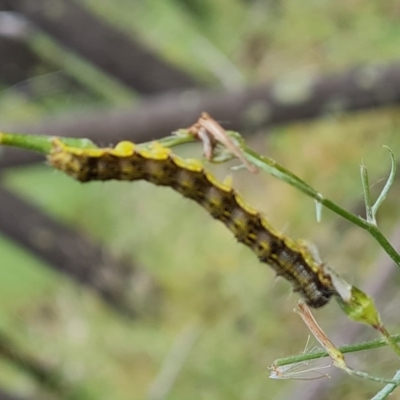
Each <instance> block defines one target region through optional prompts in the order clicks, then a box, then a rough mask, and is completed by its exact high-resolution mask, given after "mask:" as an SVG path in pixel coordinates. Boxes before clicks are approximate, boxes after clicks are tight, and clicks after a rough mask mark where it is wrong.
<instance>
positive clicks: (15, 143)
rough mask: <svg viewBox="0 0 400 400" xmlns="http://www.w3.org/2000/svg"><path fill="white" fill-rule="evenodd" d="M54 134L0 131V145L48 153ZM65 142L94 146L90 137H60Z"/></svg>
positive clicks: (86, 146) (74, 144) (70, 144)
mask: <svg viewBox="0 0 400 400" xmlns="http://www.w3.org/2000/svg"><path fill="white" fill-rule="evenodd" d="M53 139H54V136H46V135H25V134H23V133H9V132H0V145H4V146H12V147H19V148H21V149H25V150H33V151H37V152H39V153H43V154H49V153H50V150H51V148H52V141H53ZM60 139H61V140H62V141H63V142H64V143H65V144H67V145H68V146H72V147H79V148H96V147H97V146H96V145H95V144H94V143H93V142H92V141H91V140H90V139H79V138H66V137H62V138H60Z"/></svg>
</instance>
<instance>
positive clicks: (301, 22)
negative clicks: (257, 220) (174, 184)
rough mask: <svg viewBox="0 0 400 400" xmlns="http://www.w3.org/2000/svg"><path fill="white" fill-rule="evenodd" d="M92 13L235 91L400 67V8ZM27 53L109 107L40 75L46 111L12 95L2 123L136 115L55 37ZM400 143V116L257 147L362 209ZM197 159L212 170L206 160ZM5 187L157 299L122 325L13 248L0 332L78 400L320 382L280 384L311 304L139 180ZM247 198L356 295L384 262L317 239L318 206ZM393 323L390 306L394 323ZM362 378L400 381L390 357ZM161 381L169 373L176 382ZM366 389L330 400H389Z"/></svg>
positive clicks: (10, 374)
mask: <svg viewBox="0 0 400 400" xmlns="http://www.w3.org/2000/svg"><path fill="white" fill-rule="evenodd" d="M50 3H51V2H50ZM82 3H84V5H85V6H87V7H88V9H90V10H91V11H92V12H94V13H96V14H97V15H99V16H101V17H102V18H104V19H105V20H107V21H109V22H110V23H111V24H113V25H114V26H117V27H118V28H120V29H121V30H123V31H124V32H126V33H127V34H129V35H135V37H137V36H139V37H140V40H142V41H143V42H144V43H146V44H147V45H148V46H150V47H151V48H152V49H154V50H155V51H156V52H158V53H159V54H161V55H162V56H163V57H165V58H166V59H167V60H169V61H170V62H171V63H174V64H176V65H178V66H180V67H181V68H182V69H184V70H186V71H187V72H188V73H190V74H192V75H193V76H194V77H197V78H198V79H200V80H201V81H202V82H205V83H208V84H209V85H210V86H216V87H223V88H226V89H234V88H240V87H245V86H246V85H252V84H257V83H259V82H266V81H268V80H274V79H283V80H285V79H291V78H293V77H298V76H301V75H302V74H310V73H311V74H312V73H315V74H317V73H325V72H339V71H343V70H345V69H346V68H349V67H352V66H354V65H359V64H363V63H381V62H390V61H395V60H396V59H398V57H399V49H400V6H399V2H398V1H395V0H386V1H384V2H375V1H372V0H351V1H347V2H338V1H333V0H305V1H295V0H258V1H257V0H246V1H245V0H229V1H228V0H202V1H199V0H162V1H160V0H144V1H141V2H138V1H135V2H133V1H127V0H114V1H108V0H96V1H94V0H85V1H84V2H82ZM30 45H31V46H32V48H33V49H34V51H35V52H37V54H40V55H41V56H43V57H46V58H48V59H50V60H53V61H54V62H57V63H59V65H60V70H61V69H62V68H65V69H66V70H68V71H69V73H70V74H72V75H74V76H75V77H76V78H77V79H78V80H79V81H80V82H82V83H83V84H84V85H87V86H88V87H90V88H91V90H92V93H96V95H95V96H88V95H85V94H82V93H76V92H69V91H63V90H57V89H55V90H52V87H51V85H50V87H48V86H46V79H45V78H46V73H43V74H41V73H40V71H39V72H38V73H37V74H36V77H32V83H33V85H37V86H35V88H36V91H35V95H34V96H26V95H25V94H23V93H21V92H20V91H19V90H17V88H16V87H12V86H4V87H2V88H1V91H0V121H5V122H7V123H14V122H15V123H17V122H18V123H20V122H22V121H23V122H25V123H31V122H32V123H34V122H36V121H39V120H41V119H42V118H45V117H50V116H54V115H58V114H60V115H61V114H63V113H66V112H72V111H76V112H79V113H84V112H85V111H86V110H93V109H96V108H98V107H108V106H124V105H127V104H130V102H132V101H136V100H135V99H136V96H135V95H132V94H131V93H130V92H129V91H128V90H127V89H126V88H124V87H123V86H122V85H121V84H120V83H117V82H116V81H114V80H113V79H112V78H110V77H107V76H105V74H104V73H102V72H100V71H98V70H95V67H93V66H91V65H89V64H86V63H85V62H84V61H82V60H81V59H79V58H78V57H77V56H75V55H73V54H70V53H68V52H67V51H66V50H63V49H61V48H60V47H59V46H58V45H57V44H56V43H54V42H52V41H51V40H50V39H49V38H47V37H46V36H45V35H43V34H36V35H34V37H32V38H31V43H30ZM37 76H39V77H41V78H38V77H37ZM43 82H44V83H43ZM42 84H43V86H41V85H42ZM193 122H194V121H193ZM224 122H226V121H222V122H221V123H222V124H224ZM176 128H177V129H178V128H182V127H180V126H177V127H176ZM399 128H400V113H399V110H398V108H396V107H392V108H386V109H379V110H378V109H377V110H372V111H368V112H361V113H355V114H346V115H344V114H335V115H331V116H326V117H323V118H319V119H317V120H313V121H310V122H302V123H292V124H290V125H285V126H281V127H273V128H269V129H268V131H267V132H258V134H257V135H255V136H253V137H252V138H251V139H248V140H249V143H250V144H251V146H252V147H254V148H255V149H256V150H257V151H258V152H259V153H265V154H268V155H269V156H271V157H272V158H274V159H276V160H278V161H279V162H280V163H281V164H282V165H284V166H286V167H287V168H289V169H290V170H292V171H293V172H295V173H296V174H297V175H298V176H300V177H302V178H303V179H304V180H306V181H307V182H308V183H310V184H311V185H312V186H314V187H315V188H317V189H318V190H320V191H321V192H322V193H324V194H325V195H326V196H327V197H329V198H331V199H332V200H334V201H337V202H338V203H339V204H341V205H343V206H345V207H347V208H349V209H352V208H353V207H354V206H355V205H356V204H357V203H358V202H359V201H360V199H361V196H362V189H361V183H360V179H359V165H360V163H361V161H363V162H364V163H365V164H366V165H367V167H368V169H369V172H370V175H371V176H370V180H371V183H372V184H373V187H374V188H379V187H380V185H381V181H382V179H384V178H385V177H386V176H387V174H388V171H389V157H388V154H387V152H386V151H385V150H384V149H382V147H381V145H383V144H385V145H388V146H389V147H391V149H392V150H393V152H394V153H395V155H397V157H399V155H400V137H399V134H398V132H399ZM266 133H268V134H266ZM168 134H169V132H165V133H164V135H165V136H166V135H168ZM110 142H112V136H110ZM193 151H195V153H193ZM184 154H185V155H189V154H190V155H192V154H198V149H196V150H193V149H190V148H189V149H185V153H184ZM211 168H213V167H211ZM228 173H230V171H229V169H228V167H219V168H218V169H216V174H217V175H218V176H219V177H221V178H224V176H225V175H226V174H228ZM3 182H4V183H5V185H6V186H7V187H8V188H12V189H13V190H15V191H17V192H18V193H19V194H20V195H22V196H24V197H25V198H26V199H29V200H30V201H32V202H34V203H35V204H37V205H39V206H40V207H42V208H43V209H44V210H46V212H48V213H49V214H51V215H52V216H54V217H56V218H58V219H59V220H61V221H63V222H65V223H67V224H68V225H70V226H72V227H74V228H76V229H78V230H80V231H82V232H84V233H85V234H87V235H90V236H91V237H93V238H94V239H96V240H98V241H100V242H101V243H102V244H103V245H104V246H106V247H107V248H108V249H111V251H112V252H113V253H114V254H115V255H116V256H117V257H121V258H125V259H127V260H131V259H132V260H134V261H135V262H136V263H137V264H139V265H140V266H142V267H143V268H144V269H145V270H146V271H148V273H149V274H150V275H151V277H152V278H153V279H154V282H155V285H156V286H157V288H158V289H157V294H155V295H154V297H152V296H149V297H148V298H147V300H146V301H147V302H150V309H151V310H152V311H149V312H148V313H144V314H143V315H140V316H139V317H138V318H136V319H132V320H130V319H128V318H126V319H125V318H121V317H120V316H119V315H117V314H115V313H114V312H113V310H111V309H110V308H109V307H107V306H106V305H105V304H104V303H103V302H102V301H101V300H99V299H98V297H97V296H96V295H94V294H93V293H91V292H90V291H87V290H85V289H84V288H82V287H79V286H77V284H76V283H74V282H72V281H71V280H69V279H68V278H66V277H65V276H61V275H58V274H56V273H55V272H52V271H51V269H49V268H47V266H45V265H42V264H41V262H39V261H38V260H37V259H35V257H33V256H32V255H30V254H29V253H27V252H26V251H24V250H22V249H21V248H19V247H18V246H16V245H15V244H13V243H11V242H10V241H8V240H7V239H6V238H4V237H1V238H0V239H1V240H0V254H1V268H0V304H1V307H0V328H1V329H2V330H3V331H5V332H8V333H9V334H10V335H11V336H12V337H13V338H14V339H15V341H16V342H17V343H18V345H20V346H21V348H23V349H24V350H26V351H28V352H29V353H30V354H36V355H37V356H38V357H39V358H40V359H41V360H44V361H45V362H46V363H48V364H49V365H50V366H53V367H54V368H56V369H57V370H59V371H61V372H62V374H63V376H65V378H66V379H67V380H69V381H70V382H72V384H73V385H75V386H76V387H79V388H82V390H83V391H84V393H86V395H84V396H83V397H82V399H85V398H88V399H89V398H93V399H114V400H128V399H162V398H165V399H171V400H178V399H179V400H181V399H207V400H225V399H238V400H239V399H240V400H253V399H254V400H255V399H286V398H292V397H291V396H293V393H292V394H291V392H290V390H291V388H294V387H295V385H298V386H296V388H297V389H296V390H297V391H298V392H297V393H298V397H297V398H298V399H301V398H303V397H302V395H301V393H307V391H308V387H309V385H311V383H310V382H309V381H301V382H300V383H298V382H294V381H290V380H288V381H283V380H280V381H274V380H270V379H269V378H268V376H269V370H268V367H269V366H270V365H271V363H272V362H273V360H274V359H275V358H277V357H283V356H288V355H292V354H295V353H298V352H301V351H303V349H304V346H305V343H306V341H307V337H308V335H309V332H308V331H307V329H306V327H305V326H304V325H303V323H302V322H301V320H300V318H299V317H298V316H297V315H296V314H295V313H293V308H294V307H295V302H296V300H297V298H298V296H297V295H296V294H291V289H290V285H289V284H288V283H287V282H285V281H283V280H276V279H275V277H274V274H273V272H272V271H271V270H270V269H269V268H268V266H266V265H262V264H260V263H259V262H258V261H257V259H256V257H255V256H254V254H252V253H251V252H250V251H249V250H248V249H247V248H245V247H244V246H242V245H239V244H237V242H236V241H235V240H234V238H233V237H232V235H231V233H230V232H229V231H227V229H226V228H225V227H224V226H223V225H222V224H220V223H218V222H216V221H214V220H212V219H211V218H209V217H208V216H207V215H206V213H205V211H204V210H202V209H201V208H200V207H198V205H196V204H194V203H192V202H189V201H187V200H186V199H184V198H181V197H180V196H179V195H178V194H176V193H174V192H173V191H172V190H170V189H167V188H158V187H153V186H151V185H150V184H147V183H142V182H140V183H121V182H111V183H91V184H88V185H81V184H79V183H77V182H74V181H72V180H71V179H69V178H68V177H65V176H63V175H62V174H61V173H58V172H54V171H52V170H51V169H50V168H48V167H47V166H46V165H45V163H42V164H40V165H36V166H30V167H26V168H23V167H19V168H16V169H14V170H7V172H6V173H4V174H3ZM233 182H234V186H235V187H237V188H238V189H239V190H240V191H241V193H242V194H243V197H244V198H245V199H246V200H247V201H248V202H249V203H250V204H252V205H254V206H255V207H257V208H258V209H260V210H262V211H263V212H265V214H266V216H267V217H268V219H269V220H270V221H271V223H273V225H274V226H275V227H276V228H278V229H279V230H282V231H283V232H285V233H287V234H288V235H290V236H291V237H294V238H303V239H307V240H309V241H310V242H312V243H315V244H316V245H317V246H318V248H319V252H320V254H321V257H322V258H323V260H325V261H326V262H328V263H329V264H330V265H332V266H333V267H334V268H335V269H336V270H337V271H339V272H340V273H341V274H343V275H344V276H345V277H346V278H347V279H348V280H349V281H350V282H351V283H354V284H357V285H362V283H363V282H364V280H365V279H368V276H369V274H371V273H372V272H373V271H374V267H375V266H376V257H377V255H378V253H379V248H378V245H377V244H376V243H375V242H374V241H373V239H372V238H370V237H369V236H368V235H367V233H365V232H363V231H361V230H360V229H359V228H356V227H352V226H351V225H350V224H348V223H341V222H340V221H339V217H338V216H335V215H333V214H332V213H331V212H328V211H326V210H324V211H323V214H322V222H321V223H318V222H317V221H316V218H315V206H314V203H313V201H311V200H310V199H308V198H306V197H305V196H304V195H302V194H301V193H299V192H297V191H296V190H294V189H293V188H291V187H289V186H288V185H286V184H284V183H282V182H279V181H277V180H276V179H274V178H272V177H270V176H267V175H265V174H258V176H253V175H249V174H248V173H247V172H246V171H239V172H234V173H233ZM377 193H379V192H378V189H376V190H374V194H375V195H376V194H377ZM399 193H400V192H399V185H398V184H397V183H396V184H395V187H394V188H393V190H392V192H391V193H390V195H389V197H388V199H387V202H386V203H385V204H384V206H383V207H382V210H381V213H380V226H381V228H382V230H383V231H384V232H385V233H387V234H388V235H389V234H390V232H391V229H392V228H393V227H394V226H395V224H396V221H397V220H398V215H399V212H398V207H397V205H398V196H399ZM0 207H1V205H0ZM27 223H29V222H27ZM394 280H395V281H397V282H398V278H397V277H396V275H394ZM144 290H146V289H144ZM393 298H394V297H393ZM147 306H149V304H147V305H146V307H147ZM395 307H396V304H395V301H393V302H392V303H390V304H387V307H386V308H385V309H384V310H382V311H387V310H388V309H389V310H390V309H392V310H393V309H395ZM389 314H390V313H389ZM392 314H393V312H392ZM316 315H317V318H318V321H319V322H320V323H321V325H322V326H323V327H324V329H325V330H326V332H327V334H328V335H329V334H331V333H332V334H338V332H340V331H341V326H347V325H345V324H346V323H347V322H346V318H345V317H344V316H343V315H342V313H341V312H340V310H339V308H338V306H337V304H335V302H332V303H331V304H330V305H328V306H326V307H324V308H323V309H321V310H319V311H317V313H316ZM383 318H384V319H385V313H383ZM398 323H399V321H398V320H396V319H395V318H393V319H392V320H390V321H389V328H390V329H391V330H392V331H393V332H395V331H396V328H397V327H398ZM370 336H371V337H375V336H374V334H373V333H371V334H370ZM333 339H334V336H333ZM311 343H313V339H311ZM338 344H342V343H338ZM312 346H313V344H311V347H312ZM377 360H378V361H377ZM351 362H353V363H354V364H355V365H356V366H357V367H359V368H360V369H362V370H368V371H371V372H372V373H376V374H378V375H385V376H387V377H390V376H391V375H392V373H394V371H395V369H396V362H395V359H394V357H393V356H392V355H391V354H390V352H388V351H385V350H383V351H377V350H375V351H372V352H369V353H360V354H357V355H356V356H355V357H353V358H351ZM174 368H176V371H175V369H174ZM165 370H167V371H169V373H170V375H168V374H166V375H162V371H164V372H165ZM174 371H175V372H176V379H175V378H174V376H173V375H174ZM323 372H324V373H325V372H327V373H329V370H328V371H325V370H323ZM160 374H161V375H162V377H163V379H164V381H163V380H162V379H160ZM361 383H362V384H360V381H356V380H355V379H354V378H350V377H347V376H343V377H342V379H341V381H340V383H339V384H335V385H334V387H330V388H329V390H328V391H327V392H326V397H324V398H326V399H349V400H350V399H351V400H353V399H354V400H355V399H365V398H368V397H369V396H372V395H373V394H374V393H376V391H377V390H378V389H379V387H380V386H379V385H377V384H372V383H368V382H361ZM0 384H1V386H2V387H3V388H7V389H9V390H10V391H14V392H16V393H20V394H23V395H32V394H34V395H36V396H37V398H53V397H52V396H53V395H51V394H50V393H47V392H46V391H45V390H43V388H41V387H40V385H39V384H38V383H36V382H35V381H34V380H33V379H32V378H31V377H29V376H28V375H26V374H24V373H23V372H21V371H20V370H19V369H18V368H15V367H13V366H11V365H10V364H9V363H7V362H2V361H1V358H0ZM163 390H165V392H166V394H165V395H164V394H160V393H162V391H163ZM158 391H160V392H158ZM85 396H87V397H85ZM396 396H397V397H396ZM54 398H57V397H54ZM391 398H393V399H395V398H399V399H400V395H399V394H394V395H393V396H392V397H391Z"/></svg>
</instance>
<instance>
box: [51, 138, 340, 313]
mask: <svg viewBox="0 0 400 400" xmlns="http://www.w3.org/2000/svg"><path fill="white" fill-rule="evenodd" d="M48 160H49V163H50V164H51V165H52V166H53V167H55V168H57V169H59V170H61V171H63V172H65V173H66V174H68V175H70V176H72V177H73V178H75V179H77V180H79V181H81V182H88V181H92V180H102V181H105V180H110V179H116V180H124V181H134V180H141V179H143V180H146V181H149V182H151V183H153V184H155V185H159V186H169V187H171V188H173V189H174V190H176V191H177V192H179V193H180V194H182V195H183V196H184V197H186V198H189V199H192V200H194V201H195V202H197V203H198V204H200V205H201V206H202V207H204V208H205V209H206V210H207V211H208V213H209V214H210V215H211V216H212V217H213V218H215V219H217V220H219V221H221V222H222V223H224V224H225V225H226V226H227V227H228V229H229V230H231V231H232V233H233V234H234V236H235V237H236V239H237V240H238V241H239V242H240V243H243V244H245V245H246V246H248V247H250V248H251V249H252V250H253V252H254V253H255V254H256V255H257V256H258V258H259V260H260V261H261V262H265V263H267V264H269V265H270V266H271V267H272V268H273V269H274V270H275V272H276V274H277V275H279V276H282V277H284V278H286V279H287V280H288V281H289V282H291V283H292V285H293V289H294V291H295V292H299V293H300V295H301V296H302V297H303V298H304V300H305V302H306V303H307V304H308V305H309V306H311V307H314V308H317V307H321V306H323V305H325V304H326V303H328V301H329V300H330V298H331V297H332V296H333V295H335V294H336V291H335V289H334V287H333V285H332V281H331V275H330V273H329V270H328V269H327V268H326V267H325V266H324V265H323V264H322V263H321V262H319V261H317V260H316V259H315V257H314V256H313V254H312V252H311V251H310V249H309V248H308V247H307V246H305V245H303V244H302V243H301V242H299V241H295V240H292V239H290V238H289V237H287V236H285V235H283V234H282V233H280V232H278V231H276V230H275V229H274V228H273V227H272V226H271V225H270V224H269V222H268V221H267V220H266V219H265V218H264V217H263V216H262V215H261V214H260V213H259V212H258V211H257V210H255V209H253V208H252V207H250V206H249V205H247V204H246V203H245V202H244V201H243V200H242V198H241V196H240V195H239V194H238V193H237V192H236V191H235V190H234V189H233V188H231V187H230V186H228V185H226V184H223V183H220V182H218V181H217V180H216V179H215V178H214V177H213V176H212V175H211V174H210V173H209V172H207V171H205V170H204V168H203V165H202V164H201V163H200V162H199V161H197V160H190V159H183V158H181V157H179V156H177V155H175V154H173V153H172V152H171V151H170V150H169V149H167V148H165V147H163V146H161V145H160V144H157V143H155V144H154V146H153V148H151V149H142V148H139V147H137V146H135V145H134V144H133V143H131V142H121V143H119V144H118V145H117V146H116V147H115V148H114V149H112V148H106V149H80V148H74V147H68V146H66V145H65V144H63V143H62V142H61V141H60V140H58V139H55V140H54V143H53V149H52V151H51V153H50V155H49V157H48Z"/></svg>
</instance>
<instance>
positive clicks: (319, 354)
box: [274, 334, 400, 366]
mask: <svg viewBox="0 0 400 400" xmlns="http://www.w3.org/2000/svg"><path fill="white" fill-rule="evenodd" d="M390 338H391V340H393V341H394V342H396V343H398V342H400V334H399V335H392V336H391V337H390ZM387 345H388V342H387V340H385V339H383V338H382V339H376V340H372V341H370V342H364V343H358V344H353V345H346V346H341V347H338V350H340V352H341V353H343V354H345V353H354V352H356V351H362V350H369V349H377V348H379V347H384V346H387ZM328 356H329V354H328V353H327V352H326V351H325V350H318V351H313V352H311V353H304V354H298V355H295V356H290V357H284V358H278V359H277V360H275V361H274V365H276V366H283V365H289V364H297V363H301V362H304V361H310V360H316V359H319V358H324V357H328Z"/></svg>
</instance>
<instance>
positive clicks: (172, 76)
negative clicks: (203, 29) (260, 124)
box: [0, 0, 196, 93]
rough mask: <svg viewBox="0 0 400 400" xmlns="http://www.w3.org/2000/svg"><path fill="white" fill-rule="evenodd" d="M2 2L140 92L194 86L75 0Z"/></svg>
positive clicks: (173, 68)
mask: <svg viewBox="0 0 400 400" xmlns="http://www.w3.org/2000/svg"><path fill="white" fill-rule="evenodd" d="M2 3H3V6H7V7H8V9H11V10H13V11H16V12H19V13H21V14H23V15H24V16H25V17H26V18H27V19H28V20H30V21H32V22H33V23H34V24H35V25H36V26H37V27H39V28H40V29H41V30H43V31H45V32H46V33H48V34H49V35H50V36H52V37H53V38H54V39H56V40H57V41H59V42H60V43H62V44H63V45H64V46H65V47H68V48H70V49H71V50H73V51H75V52H76V53H78V54H80V55H81V56H82V57H84V58H86V59H87V60H88V61H90V62H91V63H93V64H94V65H97V66H98V67H99V68H101V69H102V70H103V71H105V72H106V73H108V74H110V75H112V76H114V77H117V78H118V79H119V80H120V81H121V82H123V83H124V84H126V85H127V86H129V87H130V88H132V89H134V90H136V91H138V92H140V93H154V92H159V91H167V90H177V89H182V88H190V87H194V86H196V82H195V80H194V79H192V78H191V77H190V76H189V75H187V74H186V73H184V72H182V71H180V70H178V68H176V67H173V66H171V65H169V64H168V63H167V62H166V61H163V60H160V58H159V57H158V56H156V55H155V54H153V53H152V52H151V51H150V50H148V49H147V48H146V47H145V46H144V45H143V44H142V43H140V41H138V40H135V39H133V38H130V37H128V36H127V35H126V34H124V33H123V32H120V31H118V30H117V29H115V28H114V27H113V26H111V25H109V24H107V23H106V22H105V21H102V20H101V19H100V18H97V17H96V16H94V15H93V14H92V13H91V12H90V11H89V10H87V9H85V8H84V7H82V6H81V5H80V4H79V3H78V2H75V1H72V0H57V1H47V0H35V1H32V0H5V1H3V2H2ZM0 7H1V2H0Z"/></svg>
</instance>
